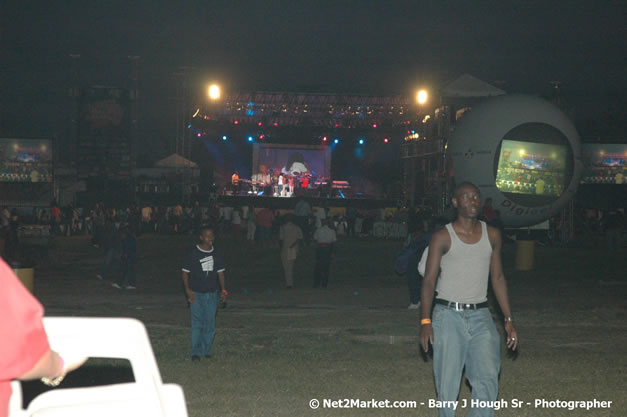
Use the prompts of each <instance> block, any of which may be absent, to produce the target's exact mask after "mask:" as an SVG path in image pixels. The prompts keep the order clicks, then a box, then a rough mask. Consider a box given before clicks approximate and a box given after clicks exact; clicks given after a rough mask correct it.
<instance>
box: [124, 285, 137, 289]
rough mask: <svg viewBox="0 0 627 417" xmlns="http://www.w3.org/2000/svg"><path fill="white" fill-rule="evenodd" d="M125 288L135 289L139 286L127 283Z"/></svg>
mask: <svg viewBox="0 0 627 417" xmlns="http://www.w3.org/2000/svg"><path fill="white" fill-rule="evenodd" d="M125 288H126V289H127V290H135V289H137V287H135V286H134V285H127V286H126V287H125Z"/></svg>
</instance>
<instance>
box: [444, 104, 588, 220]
mask: <svg viewBox="0 0 627 417" xmlns="http://www.w3.org/2000/svg"><path fill="white" fill-rule="evenodd" d="M449 150H450V155H451V158H452V160H453V168H454V171H455V180H456V182H457V183H460V182H462V181H470V182H472V183H474V184H476V185H477V186H478V187H479V189H480V191H481V197H482V200H484V201H485V200H486V199H487V198H491V199H492V206H493V207H494V210H498V211H499V212H500V214H501V220H502V221H503V223H504V224H505V225H506V226H510V227H522V226H531V225H534V224H538V223H541V222H543V221H544V220H546V219H548V218H549V217H551V216H553V215H554V214H555V213H557V212H558V211H559V210H560V209H561V208H562V207H563V206H564V205H565V204H566V203H567V202H568V201H569V200H570V199H571V198H572V197H573V196H574V195H575V192H576V190H577V185H578V183H579V177H580V174H581V162H580V143H579V136H578V134H577V131H576V130H575V127H574V126H573V124H572V122H571V121H570V120H569V119H568V117H567V116H566V115H565V114H564V113H563V112H562V111H561V110H559V109H558V108H557V107H555V106H554V105H553V104H551V103H549V102H547V101H545V100H542V99H539V98H536V97H529V96H520V95H517V96H500V97H496V98H493V99H489V100H487V101H486V102H484V103H482V104H481V105H480V106H478V107H476V108H473V109H472V110H471V111H470V112H469V113H467V115H465V116H464V118H463V119H462V121H461V122H460V123H459V125H458V126H457V128H456V129H455V132H454V133H453V136H452V137H451V140H450V142H449Z"/></svg>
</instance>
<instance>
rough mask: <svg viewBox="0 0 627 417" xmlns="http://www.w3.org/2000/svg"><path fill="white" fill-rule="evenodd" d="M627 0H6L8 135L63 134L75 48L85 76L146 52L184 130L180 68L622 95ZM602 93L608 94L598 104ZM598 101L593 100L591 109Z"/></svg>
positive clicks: (251, 82) (351, 87) (117, 67)
mask: <svg viewBox="0 0 627 417" xmlns="http://www.w3.org/2000/svg"><path fill="white" fill-rule="evenodd" d="M626 5H627V2H625V1H619V0H616V1H611V0H608V1H604V0H568V1H562V0H544V1H535V0H531V1H529V0H526V1H508V0H500V1H483V0H475V1H443V0H437V1H421V0H414V1H396V0H385V1H344V0H335V1H314V0H309V1H302V2H301V1H271V0H264V1H226V0H224V1H209V0H205V1H196V0H193V1H191V0H190V1H186V0H181V1H179V2H176V1H161V0H153V1H145V0H125V1H122V2H118V1H88V0H82V1H73V0H72V1H58V2H53V1H43V0H40V1H12V0H9V1H8V5H7V3H6V2H5V5H4V6H2V8H1V9H0V13H1V17H0V19H1V20H0V30H1V39H0V41H1V49H0V65H1V70H2V73H1V80H0V81H1V90H2V97H1V99H0V104H1V106H2V107H1V108H0V110H1V119H0V121H1V122H2V125H1V126H0V135H1V136H5V137H6V136H11V135H12V136H21V137H29V136H30V137H32V136H43V137H49V136H51V135H53V134H59V135H63V134H65V132H66V129H67V109H66V108H65V107H64V106H65V104H63V103H64V102H65V89H66V86H67V85H68V83H69V79H70V72H69V58H68V54H70V53H79V54H81V56H82V58H81V65H80V71H81V77H82V80H83V82H84V83H86V84H101V85H125V84H126V83H127V78H128V73H129V64H128V61H127V56H128V55H139V56H141V65H140V68H141V72H140V77H141V79H142V80H141V81H142V87H143V89H144V92H145V97H146V103H145V106H144V109H145V113H144V116H143V132H144V134H145V135H147V136H150V137H154V138H157V139H158V140H159V141H163V140H166V138H171V137H173V136H174V133H175V126H174V114H173V111H172V108H173V100H172V97H173V95H174V92H173V91H174V77H173V75H172V74H173V72H174V71H175V70H176V68H177V67H179V66H183V65H187V66H195V67H196V68H197V69H198V73H199V78H198V79H199V80H205V79H206V80H209V79H212V78H214V79H218V80H220V81H221V82H223V83H224V84H225V85H226V86H227V88H229V89H232V90H234V91H245V90H262V91H301V90H309V91H316V90H317V91H319V92H328V93H363V94H385V95H398V94H410V93H411V92H412V91H413V89H414V88H415V86H417V85H419V84H421V83H427V84H428V85H433V86H436V87H437V86H441V85H442V84H443V83H445V82H446V81H449V80H452V79H454V78H456V77H457V76H459V75H461V74H463V73H470V74H472V75H475V76H476V77H478V78H481V79H483V80H485V81H488V82H492V81H495V80H503V81H506V87H505V88H506V89H507V90H508V91H514V92H527V93H535V94H537V93H543V92H545V91H547V90H548V82H549V81H551V80H559V81H561V82H562V86H563V88H564V91H565V93H566V95H567V97H568V98H569V100H570V101H571V104H572V106H573V107H574V108H576V109H577V111H578V112H579V114H581V113H582V112H584V113H585V112H588V111H591V110H590V109H592V111H593V113H594V111H596V112H599V111H603V110H602V109H601V107H602V106H603V105H604V104H605V103H606V100H607V97H613V98H612V100H614V101H619V102H622V103H623V106H624V103H625V95H626V93H627V81H626V77H625V75H626V71H625V69H626V62H627V59H626V58H627V52H626V51H627V30H626V28H627V24H626V23H627V6H626ZM599 103H601V104H599ZM591 114H592V113H591Z"/></svg>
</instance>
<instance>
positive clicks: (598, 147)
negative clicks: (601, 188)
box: [581, 143, 627, 185]
mask: <svg viewBox="0 0 627 417" xmlns="http://www.w3.org/2000/svg"><path fill="white" fill-rule="evenodd" d="M582 159H583V163H584V170H583V175H582V176H581V183H582V184H618V185H624V184H627V182H626V180H625V175H627V165H626V164H625V159H627V145H626V144H617V143H599V144H584V145H582Z"/></svg>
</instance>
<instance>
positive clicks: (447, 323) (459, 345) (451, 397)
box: [433, 304, 501, 417]
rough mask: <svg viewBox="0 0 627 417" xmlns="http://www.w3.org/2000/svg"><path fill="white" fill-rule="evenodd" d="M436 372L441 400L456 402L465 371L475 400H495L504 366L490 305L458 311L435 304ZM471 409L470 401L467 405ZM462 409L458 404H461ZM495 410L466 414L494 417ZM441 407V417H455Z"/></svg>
mask: <svg viewBox="0 0 627 417" xmlns="http://www.w3.org/2000/svg"><path fill="white" fill-rule="evenodd" d="M433 338H434V343H433V373H434V376H435V387H436V390H437V393H438V400H440V401H456V400H457V397H458V395H459V387H460V384H461V377H462V371H463V369H464V367H466V378H467V379H468V382H469V383H470V385H471V386H472V399H476V400H481V401H495V400H496V396H497V394H498V385H499V371H500V369H501V351H500V336H499V333H498V331H497V330H496V326H495V325H494V321H493V320H492V314H491V313H490V310H489V309H487V308H480V309H478V310H465V311H455V309H454V308H450V307H446V306H443V305H440V304H436V305H435V307H434V309H433ZM467 407H468V408H470V403H468V405H467ZM458 408H459V406H458ZM493 415H494V410H493V409H491V408H490V409H483V408H482V409H480V408H472V409H471V411H470V412H469V413H468V414H467V416H469V417H470V416H480V417H491V416H493ZM453 416H455V410H454V409H453V408H441V409H440V417H453Z"/></svg>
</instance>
